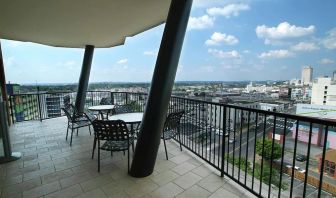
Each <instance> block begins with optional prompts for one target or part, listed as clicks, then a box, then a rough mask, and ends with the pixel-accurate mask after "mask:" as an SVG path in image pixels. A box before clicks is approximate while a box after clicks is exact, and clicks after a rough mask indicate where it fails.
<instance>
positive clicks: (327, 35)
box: [1, 0, 336, 83]
mask: <svg viewBox="0 0 336 198" xmlns="http://www.w3.org/2000/svg"><path fill="white" fill-rule="evenodd" d="M335 7H336V1H335V0H323V1H318V0H295V1H293V0H242V1H230V0H194V5H193V8H192V12H191V18H190V19H189V25H188V30H187V32H186V37H185V42H184V45H183V49H182V54H181V58H180V63H179V68H178V73H177V76H176V80H178V81H188V80H207V81H208V80H214V81H232V80H287V79H292V78H300V75H301V74H300V73H301V68H302V66H304V65H311V66H312V67H313V68H314V77H317V76H321V75H329V76H330V75H331V73H332V71H333V70H336V20H335V19H336V12H335V11H334V9H335ZM163 27H164V26H163V25H161V26H158V27H156V28H153V29H151V30H148V31H146V32H144V33H141V34H139V35H137V36H134V37H132V38H128V39H127V40H126V42H125V45H123V46H118V47H114V48H107V49H95V52H94V59H93V64H92V70H91V76H90V82H148V81H150V80H151V78H152V73H153V70H154V66H155V61H156V56H157V52H158V48H159V45H160V41H161V37H162V33H163ZM1 44H2V51H3V57H4V62H5V71H6V78H7V79H6V80H7V81H11V82H13V83H73V82H78V78H79V73H80V68H81V63H82V59H83V54H84V50H83V49H66V48H57V47H49V46H44V45H39V44H33V43H23V42H13V41H8V40H1Z"/></svg>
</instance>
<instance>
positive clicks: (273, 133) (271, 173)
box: [268, 116, 276, 197]
mask: <svg viewBox="0 0 336 198" xmlns="http://www.w3.org/2000/svg"><path fill="white" fill-rule="evenodd" d="M273 119H274V120H273V132H272V151H271V162H270V177H269V182H268V184H269V185H268V197H271V187H272V175H273V172H272V171H273V153H274V152H273V151H274V142H275V140H274V138H275V130H276V116H274V117H273Z"/></svg>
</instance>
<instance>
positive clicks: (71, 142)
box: [70, 127, 74, 146]
mask: <svg viewBox="0 0 336 198" xmlns="http://www.w3.org/2000/svg"><path fill="white" fill-rule="evenodd" d="M73 131H74V129H73V127H72V128H71V137H70V146H71V145H72V135H73Z"/></svg>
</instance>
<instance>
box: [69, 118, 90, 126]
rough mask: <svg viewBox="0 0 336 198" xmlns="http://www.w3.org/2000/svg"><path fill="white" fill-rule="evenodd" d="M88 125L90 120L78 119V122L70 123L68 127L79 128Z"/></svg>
mask: <svg viewBox="0 0 336 198" xmlns="http://www.w3.org/2000/svg"><path fill="white" fill-rule="evenodd" d="M71 125H72V126H71ZM89 125H91V122H90V121H89V120H84V119H83V120H82V119H80V120H79V121H78V122H74V123H70V126H69V127H73V128H81V127H85V126H89Z"/></svg>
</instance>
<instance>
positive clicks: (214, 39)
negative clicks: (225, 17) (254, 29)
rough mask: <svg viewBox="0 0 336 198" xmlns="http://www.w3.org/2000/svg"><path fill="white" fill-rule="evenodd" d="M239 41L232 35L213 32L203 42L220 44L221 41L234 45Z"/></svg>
mask: <svg viewBox="0 0 336 198" xmlns="http://www.w3.org/2000/svg"><path fill="white" fill-rule="evenodd" d="M238 42H239V41H238V39H237V38H236V37H235V36H233V35H227V34H224V33H223V34H222V33H220V32H215V33H213V34H212V36H211V38H210V39H208V40H207V41H206V42H205V44H206V45H220V44H221V43H224V44H227V45H234V44H237V43H238Z"/></svg>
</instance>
